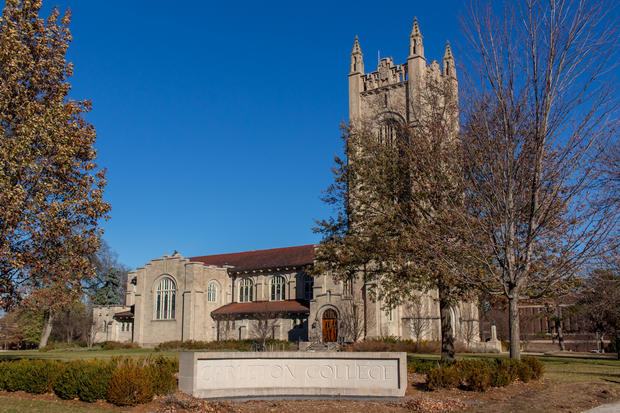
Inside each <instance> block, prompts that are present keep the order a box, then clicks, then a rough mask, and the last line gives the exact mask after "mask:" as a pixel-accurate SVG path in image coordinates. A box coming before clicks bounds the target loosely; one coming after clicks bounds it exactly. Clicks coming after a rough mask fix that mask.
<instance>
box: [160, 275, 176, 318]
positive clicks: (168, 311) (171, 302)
mask: <svg viewBox="0 0 620 413" xmlns="http://www.w3.org/2000/svg"><path fill="white" fill-rule="evenodd" d="M175 295H176V287H175V285H174V281H173V280H172V279H171V278H169V277H165V278H163V279H161V281H159V284H157V293H156V297H155V319H156V320H170V319H173V318H174V306H175Z"/></svg>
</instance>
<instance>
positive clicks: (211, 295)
mask: <svg viewBox="0 0 620 413" xmlns="http://www.w3.org/2000/svg"><path fill="white" fill-rule="evenodd" d="M207 301H208V302H210V303H214V302H216V301H217V284H215V281H211V282H210V283H209V287H208V288H207Z"/></svg>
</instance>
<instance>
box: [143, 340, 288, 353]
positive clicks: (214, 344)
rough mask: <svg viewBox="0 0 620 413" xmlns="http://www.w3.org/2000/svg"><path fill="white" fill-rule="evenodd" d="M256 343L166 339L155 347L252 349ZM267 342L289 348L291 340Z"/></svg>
mask: <svg viewBox="0 0 620 413" xmlns="http://www.w3.org/2000/svg"><path fill="white" fill-rule="evenodd" d="M254 343H256V340H252V339H248V340H221V341H195V340H187V341H180V340H175V341H166V342H164V343H160V344H158V345H157V346H156V347H155V350H156V351H171V350H232V351H250V350H251V349H252V344H254ZM265 344H266V345H267V346H269V345H270V344H284V347H285V348H286V349H289V348H290V346H291V344H292V343H291V342H289V341H284V340H276V339H271V338H270V339H267V340H266V341H265Z"/></svg>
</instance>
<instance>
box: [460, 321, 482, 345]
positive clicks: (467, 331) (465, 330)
mask: <svg viewBox="0 0 620 413" xmlns="http://www.w3.org/2000/svg"><path fill="white" fill-rule="evenodd" d="M478 334H479V332H478V328H477V327H476V320H470V319H469V320H463V321H461V336H462V337H463V341H465V343H466V344H467V347H468V348H471V345H472V343H474V342H475V341H476V338H477V337H478Z"/></svg>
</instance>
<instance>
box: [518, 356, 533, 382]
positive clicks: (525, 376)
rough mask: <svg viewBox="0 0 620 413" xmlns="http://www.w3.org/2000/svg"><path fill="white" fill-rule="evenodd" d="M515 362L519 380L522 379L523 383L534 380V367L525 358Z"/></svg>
mask: <svg viewBox="0 0 620 413" xmlns="http://www.w3.org/2000/svg"><path fill="white" fill-rule="evenodd" d="M515 362H516V363H515V365H516V371H517V377H519V380H521V381H522V382H523V383H527V382H528V381H530V380H532V378H533V376H534V372H533V371H532V368H531V367H530V366H529V365H528V364H527V363H525V362H524V361H523V360H515Z"/></svg>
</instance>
